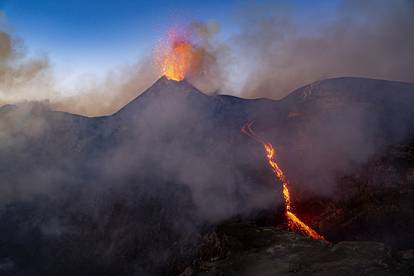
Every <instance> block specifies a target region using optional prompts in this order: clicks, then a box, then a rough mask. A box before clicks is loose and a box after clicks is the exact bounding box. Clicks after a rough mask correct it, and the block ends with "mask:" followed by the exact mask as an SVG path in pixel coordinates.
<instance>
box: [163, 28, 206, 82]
mask: <svg viewBox="0 0 414 276" xmlns="http://www.w3.org/2000/svg"><path fill="white" fill-rule="evenodd" d="M157 60H158V63H159V66H160V70H161V73H162V74H163V75H164V76H165V77H166V78H167V79H169V80H175V81H181V80H183V79H184V78H185V76H186V74H187V73H188V72H189V71H191V70H194V67H196V66H197V64H198V61H199V50H198V49H197V48H196V47H195V46H194V45H193V44H191V43H190V41H189V39H188V37H187V36H186V35H184V34H182V35H178V34H177V32H176V31H175V30H172V31H170V32H169V35H168V41H167V42H166V43H163V44H162V46H161V47H159V49H158V53H157Z"/></svg>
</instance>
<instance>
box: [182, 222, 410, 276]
mask: <svg viewBox="0 0 414 276" xmlns="http://www.w3.org/2000/svg"><path fill="white" fill-rule="evenodd" d="M413 261H414V254H413V250H405V251H399V252H393V251H391V250H390V249H388V248H387V247H386V246H385V245H384V244H383V243H379V242H362V241H358V242H356V241H343V242H339V243H336V244H330V243H328V242H324V241H316V240H311V239H309V238H307V237H304V236H302V235H300V234H297V233H294V232H290V231H287V230H285V229H283V228H281V227H279V228H278V227H258V226H255V225H253V224H243V223H230V224H224V225H221V226H219V227H218V228H217V229H216V230H215V231H214V232H212V233H210V234H208V235H206V236H205V238H204V243H203V245H202V247H201V249H200V258H199V260H198V262H197V264H196V265H194V266H193V267H188V268H187V269H186V270H185V271H184V272H183V273H182V274H181V275H182V276H184V275H293V274H294V275H413V274H412V273H414V266H413V263H414V262H413Z"/></svg>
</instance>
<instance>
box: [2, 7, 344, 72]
mask: <svg viewBox="0 0 414 276" xmlns="http://www.w3.org/2000/svg"><path fill="white" fill-rule="evenodd" d="M269 2H270V3H276V2H279V3H277V4H278V5H280V7H281V8H284V7H283V6H284V5H285V2H286V1H241V0H225V1H223V0H209V1H192V0H175V1H166V0H162V1H154V0H144V1H142V0H140V1H128V0H88V1H85V0H68V1H55V0H36V1H33V0H0V9H1V10H3V11H4V13H5V14H6V18H7V22H8V27H9V28H11V29H12V30H13V31H14V33H15V34H16V35H17V36H18V37H19V38H21V39H23V40H24V42H25V44H26V47H27V48H28V50H29V53H31V54H37V53H46V54H47V55H48V56H49V57H50V59H51V63H52V65H53V66H54V67H55V69H56V70H57V73H58V75H59V76H60V77H64V76H70V75H71V74H75V75H78V74H83V73H93V74H98V75H100V74H104V73H105V72H106V71H107V70H110V69H114V70H116V67H117V66H119V65H123V64H125V63H133V62H135V61H136V60H137V59H139V58H140V57H141V56H142V55H145V54H146V53H148V52H149V51H151V49H152V48H153V47H154V45H155V43H156V42H157V40H158V39H160V38H161V37H162V36H163V35H165V33H166V31H167V29H168V28H169V27H171V26H173V25H185V24H187V23H189V22H192V21H203V22H206V21H216V22H218V23H219V24H220V32H219V34H218V37H219V38H225V37H227V36H228V35H230V34H232V33H235V32H237V25H236V23H237V20H238V19H237V14H238V12H239V11H240V10H242V9H243V8H245V7H248V5H249V4H251V3H258V4H263V3H269ZM293 3H294V4H291V5H292V8H295V9H297V10H298V11H299V12H300V13H303V14H306V13H311V12H312V11H313V10H316V9H319V10H320V9H327V10H332V11H333V10H334V8H335V5H336V1H312V3H310V2H309V1H305V0H302V1H293Z"/></svg>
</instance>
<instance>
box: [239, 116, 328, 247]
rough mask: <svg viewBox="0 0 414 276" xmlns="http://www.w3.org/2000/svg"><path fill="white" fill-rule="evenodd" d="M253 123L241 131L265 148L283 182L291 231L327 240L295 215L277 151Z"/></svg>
mask: <svg viewBox="0 0 414 276" xmlns="http://www.w3.org/2000/svg"><path fill="white" fill-rule="evenodd" d="M252 124H253V122H249V123H247V124H246V125H244V126H243V128H242V129H241V131H242V132H243V133H244V134H246V135H248V136H250V137H252V138H253V139H255V140H256V141H257V142H259V143H261V144H262V145H263V148H264V150H265V153H266V157H267V160H268V163H269V165H270V167H271V168H272V171H273V172H274V174H275V176H276V177H277V178H278V179H279V180H280V181H281V182H282V185H283V198H284V201H285V208H286V209H285V214H286V220H287V223H288V227H289V229H291V230H293V231H300V232H303V233H304V234H306V235H308V236H310V237H311V238H313V239H315V240H325V238H324V237H323V236H321V235H319V234H318V233H317V232H316V231H315V230H313V229H312V228H311V227H310V226H308V225H307V224H306V223H304V222H303V221H301V220H300V219H299V218H298V217H297V216H296V215H295V214H294V213H293V208H292V201H291V198H290V192H289V182H288V180H287V178H286V175H285V173H284V172H283V170H282V169H281V168H280V166H279V164H278V163H277V162H276V160H275V154H276V151H275V149H274V148H273V145H272V144H271V143H269V142H265V141H263V139H261V138H260V137H259V136H257V135H256V134H255V133H254V131H253V129H252Z"/></svg>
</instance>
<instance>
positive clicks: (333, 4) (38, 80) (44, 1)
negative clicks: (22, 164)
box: [0, 0, 414, 115]
mask: <svg viewBox="0 0 414 276" xmlns="http://www.w3.org/2000/svg"><path fill="white" fill-rule="evenodd" d="M194 22H197V23H200V24H199V25H198V26H215V28H213V29H214V30H215V31H212V32H210V31H209V32H208V36H207V37H206V38H207V39H206V40H205V41H203V45H202V47H203V49H204V50H205V51H206V53H207V54H208V55H207V57H208V59H207V60H208V64H204V65H205V66H204V67H203V70H202V73H203V75H202V77H200V76H196V77H194V78H193V79H190V81H192V82H193V83H194V84H195V85H196V86H197V87H198V88H200V89H202V90H203V91H205V92H216V91H217V92H218V93H223V94H231V95H235V96H241V97H245V98H257V97H267V98H273V99H279V98H281V97H284V96H286V95H287V94H288V93H289V92H291V91H292V90H294V89H295V88H298V87H300V86H303V85H306V84H309V83H311V82H314V81H318V80H321V79H325V78H331V77H340V76H358V77H369V78H379V79H390V80H400V81H409V82H414V75H413V74H412V72H413V71H414V52H413V50H412V49H414V1H412V0H393V1H389V0H364V1H360V0H314V1H307V0H273V1H272V0H256V1H247V0H245V1H242V0H209V1H191V0H176V1H155V0H152V1H151V0H145V1H127V0H68V1H56V0H36V1H34V0H0V43H3V44H4V45H0V73H1V74H0V105H2V104H5V103H15V102H19V101H24V100H43V99H49V100H51V103H52V105H53V106H54V107H55V108H57V109H60V110H65V111H70V112H74V113H81V114H87V115H101V114H110V113H112V112H114V111H116V110H117V109H119V108H120V107H122V106H123V105H125V104H126V103H127V102H128V101H129V100H131V99H133V98H134V97H136V96H137V95H138V94H139V93H140V92H142V91H143V90H144V89H145V88H146V87H148V86H149V85H150V84H151V83H152V82H154V81H155V80H156V78H157V77H158V76H159V75H157V74H158V73H159V70H158V68H156V66H154V64H153V63H151V59H152V57H153V50H154V48H156V46H157V45H158V44H159V42H160V40H162V39H165V37H166V34H167V32H168V29H170V28H171V27H175V26H179V27H181V26H188V25H191V24H192V23H194ZM217 26H218V28H216V27H217ZM217 30H218V31H217ZM9 45H11V47H9ZM10 49H11V50H10ZM2 51H3V52H2Z"/></svg>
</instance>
